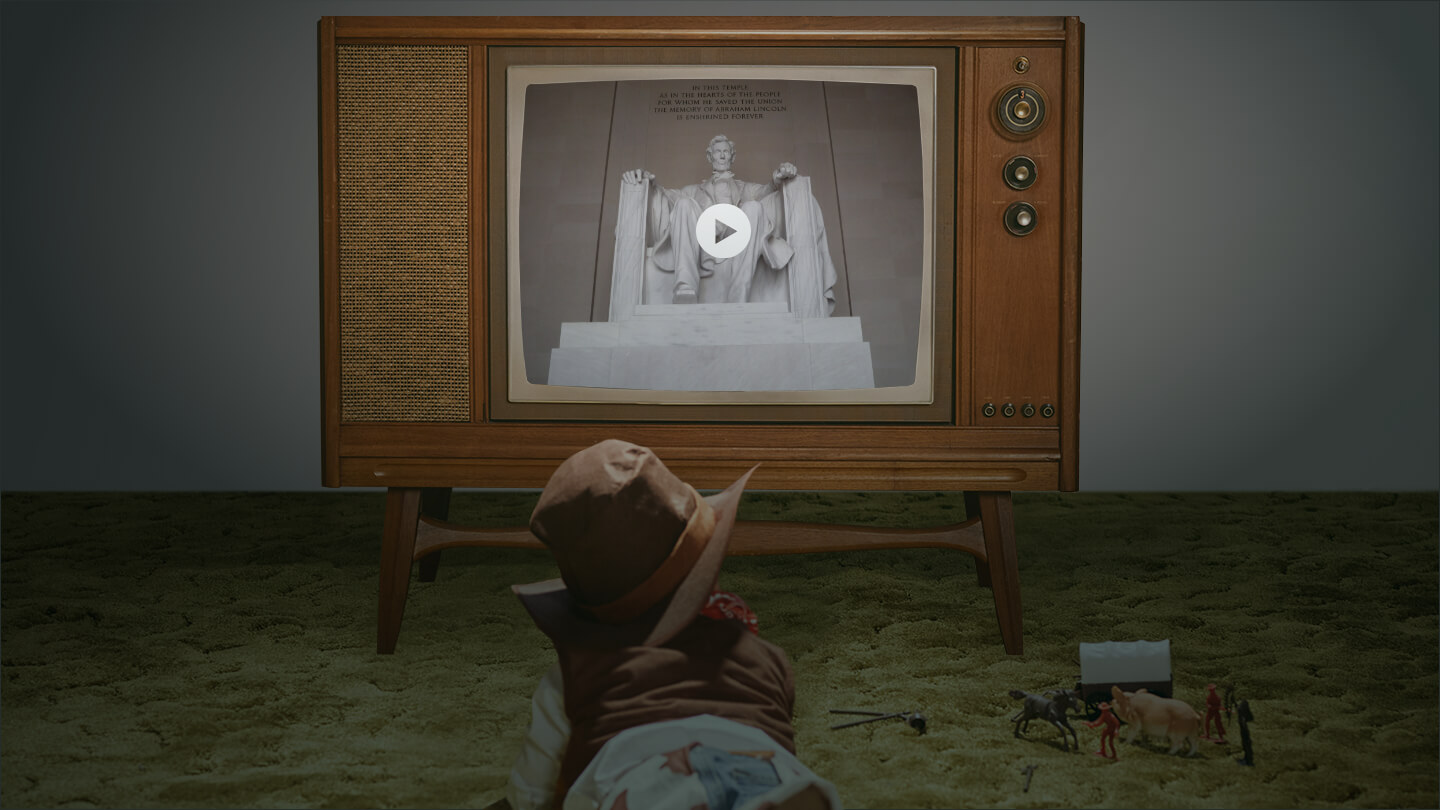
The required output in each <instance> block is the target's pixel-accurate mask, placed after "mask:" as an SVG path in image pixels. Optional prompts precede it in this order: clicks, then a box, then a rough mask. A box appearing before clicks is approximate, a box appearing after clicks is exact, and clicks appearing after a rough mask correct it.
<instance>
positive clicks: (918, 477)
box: [340, 452, 1059, 492]
mask: <svg viewBox="0 0 1440 810" xmlns="http://www.w3.org/2000/svg"><path fill="white" fill-rule="evenodd" d="M657 454H659V453H658V452H657ZM556 464H557V462H556V461H555V460H553V459H546V458H518V459H494V458H488V459H473V458H457V459H436V458H367V457H363V456H350V457H345V458H343V459H341V462H340V467H341V471H340V479H341V483H342V485H343V486H353V487H417V488H418V487H496V488H508V487H535V488H539V487H543V486H544V485H545V482H546V481H548V480H550V475H551V474H552V473H554V472H555V467H556ZM665 466H667V467H669V468H670V469H671V470H672V471H673V472H674V473H675V474H676V475H678V476H680V477H681V478H682V479H684V480H685V481H686V482H687V483H690V484H692V485H693V486H695V487H696V488H699V489H721V488H723V487H725V486H727V485H729V484H730V483H733V482H734V481H735V480H736V479H738V478H739V477H740V476H741V475H744V474H745V472H746V471H747V470H749V469H750V468H751V467H753V466H754V463H753V462H749V461H745V462H740V461H724V460H720V461H716V460H708V459H707V460H684V459H676V458H674V457H673V456H672V458H669V459H666V463H665ZM1058 482H1059V478H1058V477H1057V475H1056V464H1055V462H1054V461H1035V462H1017V463H996V464H987V463H983V462H968V461H967V462H953V461H936V462H893V463H873V462H857V461H847V462H845V463H844V464H838V463H835V462H831V461H823V462H822V461H815V462H800V461H789V460H777V461H767V462H763V463H761V466H760V469H759V470H757V471H756V473H755V477H754V478H752V479H751V482H750V487H751V488H753V489H756V490H762V489H780V490H839V491H861V490H875V491H897V492H926V491H934V492H963V491H1006V492H1008V491H1012V490H1053V489H1055V487H1056V485H1057V484H1058Z"/></svg>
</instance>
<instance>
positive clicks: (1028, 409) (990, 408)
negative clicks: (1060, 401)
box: [980, 402, 1055, 419]
mask: <svg viewBox="0 0 1440 810" xmlns="http://www.w3.org/2000/svg"><path fill="white" fill-rule="evenodd" d="M980 412H981V413H983V414H985V416H986V417H991V416H994V415H995V413H996V408H995V403H993V402H987V403H985V407H983V408H981V409H980ZM999 413H1000V415H1001V416H1004V417H1005V418H1007V419H1008V418H1010V417H1012V416H1014V415H1015V403H1013V402H1007V403H1005V404H1004V405H1001V406H1000V408H999ZM1020 415H1021V416H1024V417H1025V418H1027V419H1028V418H1030V417H1032V416H1034V415H1035V406H1034V405H1033V404H1031V403H1029V402H1027V403H1025V404H1024V405H1021V406H1020ZM1040 416H1041V417H1043V418H1045V419H1050V418H1052V417H1054V416H1055V406H1054V405H1051V404H1050V403H1048V402H1047V403H1045V404H1044V405H1041V406H1040Z"/></svg>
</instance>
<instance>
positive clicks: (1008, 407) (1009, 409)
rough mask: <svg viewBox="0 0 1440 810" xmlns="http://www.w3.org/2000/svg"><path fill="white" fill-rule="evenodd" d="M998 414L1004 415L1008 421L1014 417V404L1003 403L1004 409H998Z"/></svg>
mask: <svg viewBox="0 0 1440 810" xmlns="http://www.w3.org/2000/svg"><path fill="white" fill-rule="evenodd" d="M1000 413H1002V414H1005V418H1006V419H1009V418H1010V417H1012V416H1014V415H1015V405H1014V403H1010V402H1007V403H1005V407H1003V408H1001V409H1000Z"/></svg>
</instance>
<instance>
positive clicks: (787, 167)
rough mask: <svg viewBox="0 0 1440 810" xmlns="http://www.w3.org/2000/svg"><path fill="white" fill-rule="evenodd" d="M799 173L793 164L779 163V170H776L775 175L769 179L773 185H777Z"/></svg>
mask: <svg viewBox="0 0 1440 810" xmlns="http://www.w3.org/2000/svg"><path fill="white" fill-rule="evenodd" d="M799 173H800V172H799V171H798V170H797V169H796V168H795V164H794V163H781V164H780V168H778V169H776V170H775V174H773V175H771V177H772V178H773V179H774V180H775V184H776V185H779V184H781V183H783V182H785V181H786V180H789V179H791V178H792V177H794V176H796V175H797V174H799Z"/></svg>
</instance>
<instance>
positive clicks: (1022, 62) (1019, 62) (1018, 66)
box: [1015, 56, 1030, 73]
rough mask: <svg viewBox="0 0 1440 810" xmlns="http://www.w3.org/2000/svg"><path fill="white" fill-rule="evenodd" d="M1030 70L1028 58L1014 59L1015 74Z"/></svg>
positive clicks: (1018, 57)
mask: <svg viewBox="0 0 1440 810" xmlns="http://www.w3.org/2000/svg"><path fill="white" fill-rule="evenodd" d="M1029 69H1030V58H1029V57H1028V56H1017V57H1015V72H1016V73H1024V72H1025V71H1027V70H1029Z"/></svg>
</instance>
